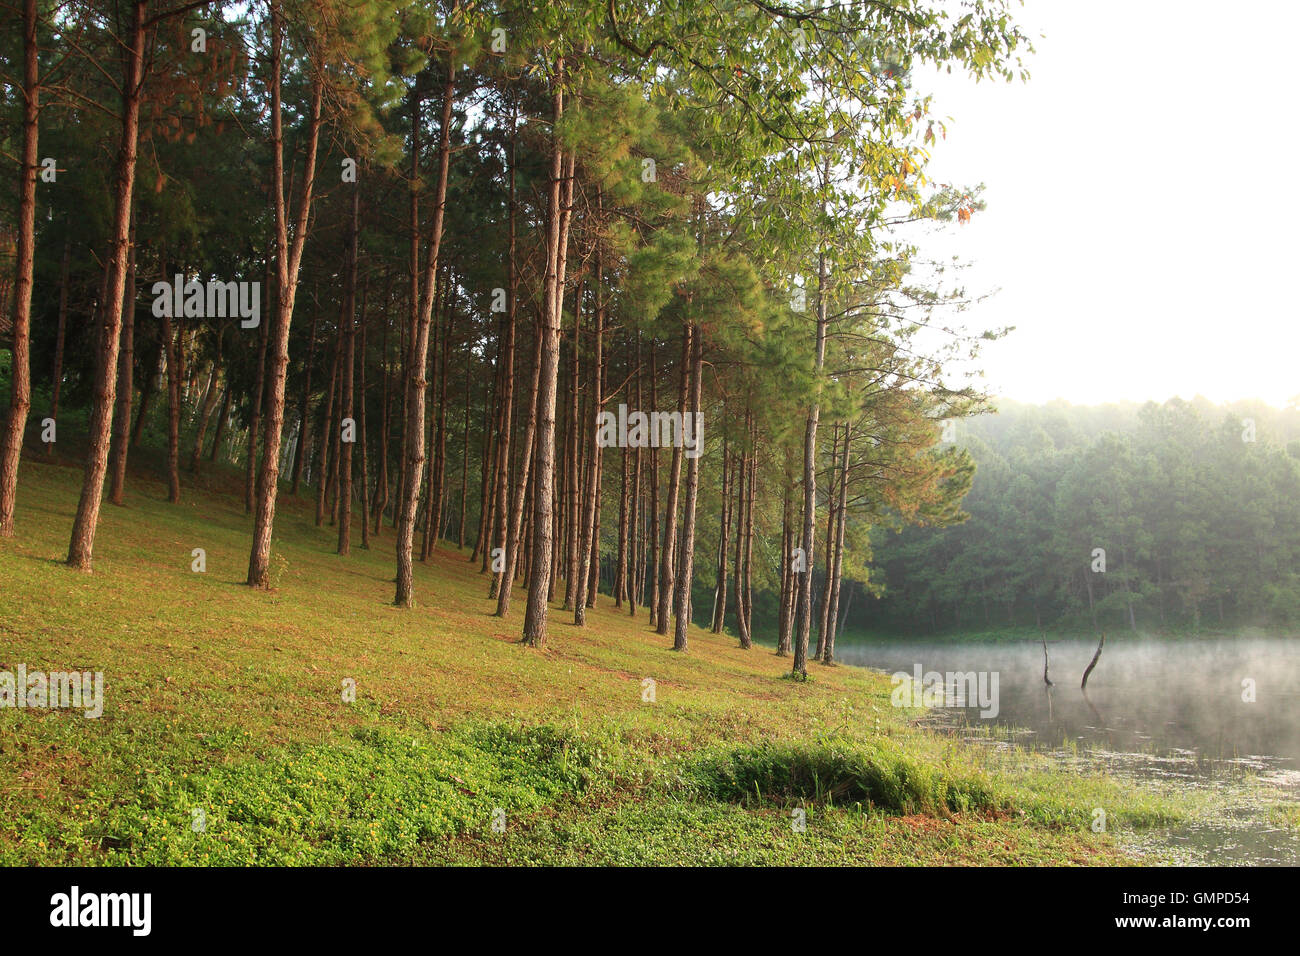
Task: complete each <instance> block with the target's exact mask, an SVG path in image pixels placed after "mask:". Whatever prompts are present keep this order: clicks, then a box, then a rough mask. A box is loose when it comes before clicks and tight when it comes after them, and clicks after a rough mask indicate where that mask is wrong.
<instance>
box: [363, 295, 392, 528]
mask: <svg viewBox="0 0 1300 956" xmlns="http://www.w3.org/2000/svg"><path fill="white" fill-rule="evenodd" d="M384 285H385V291H384V309H383V315H384V346H383V353H382V354H383V356H384V360H383V362H382V364H381V365H380V368H381V369H382V370H383V373H384V392H383V399H382V401H383V407H382V410H381V413H380V428H379V476H378V478H377V479H376V480H375V500H374V504H373V506H372V509H371V514H372V515H373V516H374V517H373V521H374V532H373V533H374V534H375V536H376V537H377V536H378V535H379V527H380V525H382V524H383V520H384V509H385V508H387V507H388V449H389V445H390V444H391V442H390V441H389V438H390V437H391V426H390V418H389V412H390V405H391V393H392V389H391V388H390V387H389V385H390V383H391V381H392V376H391V375H390V374H389V368H388V328H389V325H390V324H391V323H390V322H389V315H388V306H389V303H390V302H391V301H392V296H391V293H392V289H391V287H390V283H389V282H385V284H384ZM363 328H364V326H363ZM363 368H364V366H363Z"/></svg>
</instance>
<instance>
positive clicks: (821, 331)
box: [791, 161, 829, 677]
mask: <svg viewBox="0 0 1300 956" xmlns="http://www.w3.org/2000/svg"><path fill="white" fill-rule="evenodd" d="M828 162H829V161H828ZM827 279H828V272H827V268H826V255H825V253H822V254H821V255H819V256H818V264H817V358H816V364H815V365H814V371H815V374H816V376H817V377H818V379H820V377H821V374H822V369H823V368H825V365H826V327H827V318H826V315H827V309H826V306H827V303H826V285H827ZM814 388H816V389H820V388H821V383H820V381H818V382H817V383H816V384H815V385H814ZM820 418H821V399H820V396H816V397H814V398H813V401H812V405H811V406H810V407H809V409H808V419H807V423H806V424H805V426H804V439H803V535H802V538H801V539H800V540H801V546H802V548H803V560H804V570H803V572H802V574H801V575H800V577H799V579H798V580H799V598H798V619H797V621H796V630H795V635H794V637H795V640H794V663H793V666H792V668H791V671H792V673H794V674H797V675H798V676H799V677H807V676H808V631H809V628H810V626H811V624H812V576H813V557H814V553H813V551H814V549H813V539H814V537H815V536H816V533H817V528H816V522H817V423H818V421H819V420H820Z"/></svg>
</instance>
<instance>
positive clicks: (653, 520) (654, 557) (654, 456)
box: [646, 337, 660, 627]
mask: <svg viewBox="0 0 1300 956" xmlns="http://www.w3.org/2000/svg"><path fill="white" fill-rule="evenodd" d="M658 354H659V343H658V342H656V341H655V339H654V338H653V337H651V339H650V410H651V412H656V411H658V410H659V399H658V387H659V386H658V378H659V370H658V365H657V362H658ZM651 420H652V421H653V418H652V419H651ZM658 445H659V443H658V442H657V441H656V442H652V443H651V445H650V555H649V565H650V566H649V568H648V569H647V570H648V572H649V573H648V575H647V577H649V578H650V600H649V601H648V602H646V611H647V614H648V616H649V623H650V626H651V627H656V626H657V624H658V621H659V540H660V539H659V448H658Z"/></svg>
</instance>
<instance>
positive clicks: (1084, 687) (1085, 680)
mask: <svg viewBox="0 0 1300 956" xmlns="http://www.w3.org/2000/svg"><path fill="white" fill-rule="evenodd" d="M1105 646H1106V632H1105V631H1102V632H1101V640H1100V641H1099V642H1098V643H1097V653H1096V654H1093V655H1092V663H1090V664H1089V665H1088V669H1087V670H1086V671H1084V672H1083V683H1082V684H1080V685H1079V689H1080V690H1087V689H1088V677H1089V675H1091V674H1092V669H1093V668H1094V667H1096V666H1097V661H1099V660H1101V649H1102V648H1103V647H1105Z"/></svg>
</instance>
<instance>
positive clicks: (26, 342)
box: [0, 0, 140, 538]
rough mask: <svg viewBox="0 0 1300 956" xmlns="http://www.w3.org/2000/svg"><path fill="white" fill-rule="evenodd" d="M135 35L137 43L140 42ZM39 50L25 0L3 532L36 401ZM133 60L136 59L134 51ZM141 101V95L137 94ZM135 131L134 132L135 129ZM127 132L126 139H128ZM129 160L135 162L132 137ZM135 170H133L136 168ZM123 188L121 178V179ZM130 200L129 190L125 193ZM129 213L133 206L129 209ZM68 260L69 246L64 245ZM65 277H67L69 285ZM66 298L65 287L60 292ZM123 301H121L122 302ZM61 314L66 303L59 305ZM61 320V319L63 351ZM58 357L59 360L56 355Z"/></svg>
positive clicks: (32, 11)
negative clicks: (34, 304)
mask: <svg viewBox="0 0 1300 956" xmlns="http://www.w3.org/2000/svg"><path fill="white" fill-rule="evenodd" d="M139 42H140V41H139V39H138V38H137V43H139ZM38 54H39V51H38V50H37V48H36V0H23V90H22V94H23V155H22V180H21V183H20V186H19V196H20V198H19V203H18V207H19V208H18V248H17V267H18V271H17V275H16V279H15V282H14V325H13V372H12V376H11V378H12V380H11V382H10V392H9V415H8V417H7V418H6V419H5V421H4V426H3V429H4V430H3V433H2V434H0V538H11V537H13V534H14V505H15V502H16V501H17V498H18V462H19V460H20V459H21V458H22V454H23V436H24V435H25V434H26V432H27V413H28V412H29V411H30V410H31V407H32V377H31V327H32V283H33V277H34V275H35V269H36V170H37V166H38V162H39V145H38V137H39V135H40V123H39V119H40V111H41V100H40V97H41V87H40V73H39V61H38ZM132 62H133V63H135V62H137V61H136V60H135V58H134V56H133V57H132ZM137 103H138V100H137ZM132 135H133V136H134V133H133V134H132ZM125 136H126V134H125V132H124V133H123V141H124V145H125ZM131 162H132V163H134V162H135V144H134V139H133V140H132V144H131ZM132 172H133V173H134V170H132ZM119 189H120V184H119ZM127 205H128V207H129V205H130V193H129V191H128V194H127ZM127 215H128V217H129V215H130V213H129V211H128V213H127ZM64 261H65V262H66V261H67V247H66V246H65V247H64ZM66 287H67V282H66V280H65V282H64V288H65V289H66ZM60 297H61V298H62V293H60ZM119 307H120V306H119ZM59 313H60V317H62V315H63V308H62V306H60V310H59ZM62 332H63V324H62V321H60V324H59V333H60V347H59V355H60V357H61V356H62V353H63V349H62ZM56 362H57V360H56ZM55 389H56V391H55V393H54V394H55V396H56V398H55V399H54V404H55V407H56V412H55V415H57V414H58V412H57V406H58V398H57V395H58V391H57V389H58V381H57V377H56V381H55Z"/></svg>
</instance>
